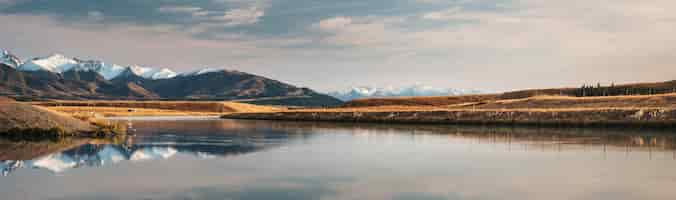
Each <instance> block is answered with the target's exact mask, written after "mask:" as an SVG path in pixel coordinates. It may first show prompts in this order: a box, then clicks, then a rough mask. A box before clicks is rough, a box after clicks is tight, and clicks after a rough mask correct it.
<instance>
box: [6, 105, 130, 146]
mask: <svg viewBox="0 0 676 200" xmlns="http://www.w3.org/2000/svg"><path fill="white" fill-rule="evenodd" d="M123 129H124V127H122V126H118V125H117V124H114V123H111V122H108V121H107V120H104V119H100V118H82V119H77V118H75V117H73V116H71V115H68V114H65V113H60V112H57V111H53V110H49V109H46V108H43V107H39V106H34V105H31V104H28V103H22V102H16V101H13V100H11V99H3V100H2V101H0V136H2V137H5V138H9V139H17V140H23V139H26V140H40V139H54V138H56V137H62V136H93V137H99V136H107V135H113V134H117V133H124V132H125V131H124V130H123Z"/></svg>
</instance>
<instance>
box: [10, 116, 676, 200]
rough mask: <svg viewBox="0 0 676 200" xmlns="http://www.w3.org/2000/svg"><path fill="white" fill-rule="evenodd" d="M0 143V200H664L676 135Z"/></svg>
mask: <svg viewBox="0 0 676 200" xmlns="http://www.w3.org/2000/svg"><path fill="white" fill-rule="evenodd" d="M129 123H130V125H131V126H132V129H133V130H132V132H133V133H134V135H133V136H128V137H126V138H122V139H117V140H115V141H101V140H96V141H94V140H80V139H68V140H64V141H54V142H31V143H25V142H24V143H16V142H10V141H6V140H3V141H2V142H0V160H3V161H2V162H0V169H1V170H2V172H3V175H4V176H1V177H0V199H8V200H14V199H177V200H178V199H180V200H183V199H282V200H284V199H301V200H302V199H395V200H403V199H423V200H425V199H481V200H483V199H562V200H563V199H612V200H622V199H658V200H659V199H665V200H667V199H668V200H672V199H676V189H674V188H676V151H675V149H676V133H674V134H671V133H668V132H650V131H617V130H590V129H573V130H564V129H530V128H490V127H452V126H415V125H397V126H388V125H364V124H361V125H354V124H333V123H298V122H266V121H233V120H217V119H210V120H199V119H194V118H193V119H191V118H187V119H166V118H157V119H146V120H134V121H129Z"/></svg>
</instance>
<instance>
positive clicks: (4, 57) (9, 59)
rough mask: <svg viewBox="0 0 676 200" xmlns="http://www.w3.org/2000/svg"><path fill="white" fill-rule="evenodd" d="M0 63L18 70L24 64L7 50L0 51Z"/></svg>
mask: <svg viewBox="0 0 676 200" xmlns="http://www.w3.org/2000/svg"><path fill="white" fill-rule="evenodd" d="M0 63H2V64H5V65H9V66H10V67H13V68H17V67H18V66H20V65H22V64H23V62H22V61H21V59H19V57H17V56H15V55H12V54H11V53H10V52H9V51H7V50H0Z"/></svg>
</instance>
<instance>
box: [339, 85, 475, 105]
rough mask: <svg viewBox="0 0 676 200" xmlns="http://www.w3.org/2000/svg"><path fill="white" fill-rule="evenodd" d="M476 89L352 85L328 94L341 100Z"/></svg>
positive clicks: (411, 95) (451, 93)
mask: <svg viewBox="0 0 676 200" xmlns="http://www.w3.org/2000/svg"><path fill="white" fill-rule="evenodd" d="M479 93H481V91H478V90H463V89H452V88H436V87H431V86H426V85H419V84H418V85H412V86H407V87H400V88H395V87H368V86H361V87H352V88H350V89H348V90H343V91H335V92H329V93H328V94H329V95H331V96H333V97H336V98H338V99H340V100H343V101H350V100H353V99H363V98H376V97H377V98H382V97H419V96H457V95H468V94H479Z"/></svg>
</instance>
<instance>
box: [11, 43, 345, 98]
mask: <svg viewBox="0 0 676 200" xmlns="http://www.w3.org/2000/svg"><path fill="white" fill-rule="evenodd" d="M1 52H2V55H0V56H1V58H2V60H0V61H2V62H1V63H0V95H4V96H14V97H17V98H21V99H73V100H77V99H80V100H85V99H111V100H113V99H119V100H129V99H132V100H162V99H164V100H237V101H246V102H250V103H257V104H274V105H291V106H334V105H338V104H341V103H342V102H341V101H340V100H338V99H336V98H333V97H330V96H327V95H324V94H320V93H317V92H315V91H312V90H310V89H307V88H299V87H296V86H293V85H290V84H286V83H283V82H280V81H276V80H272V79H268V78H265V77H262V76H257V75H253V74H248V73H244V72H238V71H232V70H224V69H202V70H198V71H195V72H189V73H183V74H178V73H176V72H173V71H171V70H169V69H166V68H148V67H140V66H135V65H132V66H128V67H123V66H120V65H115V64H109V63H105V62H103V61H95V60H81V59H77V58H69V57H66V56H63V55H60V54H54V55H51V56H47V57H40V58H34V59H30V60H27V61H25V62H22V61H20V59H18V57H16V56H14V55H12V54H10V53H9V52H7V51H1Z"/></svg>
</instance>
